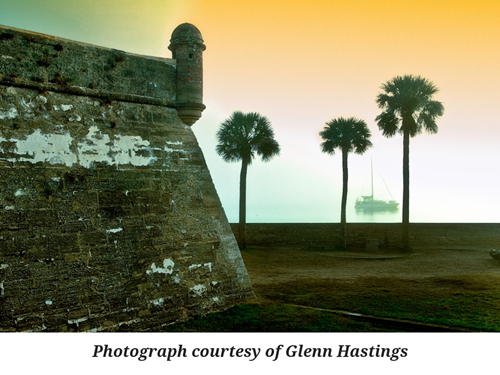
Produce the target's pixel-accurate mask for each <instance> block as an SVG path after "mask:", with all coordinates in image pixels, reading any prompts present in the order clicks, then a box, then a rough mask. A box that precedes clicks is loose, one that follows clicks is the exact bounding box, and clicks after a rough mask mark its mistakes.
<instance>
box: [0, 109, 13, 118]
mask: <svg viewBox="0 0 500 375" xmlns="http://www.w3.org/2000/svg"><path fill="white" fill-rule="evenodd" d="M16 117H17V109H16V107H12V108H10V109H9V110H8V111H7V112H4V111H0V120H5V119H14V118H16Z"/></svg>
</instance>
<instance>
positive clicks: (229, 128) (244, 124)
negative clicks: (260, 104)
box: [216, 111, 280, 249]
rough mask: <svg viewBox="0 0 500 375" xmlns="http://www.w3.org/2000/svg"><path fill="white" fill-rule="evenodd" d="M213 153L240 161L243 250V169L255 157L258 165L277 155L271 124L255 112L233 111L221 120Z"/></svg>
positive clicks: (243, 240) (241, 238)
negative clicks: (258, 159)
mask: <svg viewBox="0 0 500 375" xmlns="http://www.w3.org/2000/svg"><path fill="white" fill-rule="evenodd" d="M217 141H218V144H217V147H216V151H217V154H219V155H220V156H221V157H222V159H223V160H224V161H227V162H235V161H241V173H240V213H239V225H238V237H239V245H240V248H242V249H244V248H246V246H247V244H246V184H247V182H246V181H247V168H248V166H249V165H250V164H252V160H253V159H254V157H255V154H257V155H259V156H260V157H261V159H262V161H269V160H271V159H272V158H273V157H274V156H276V155H279V153H280V146H279V144H278V142H276V140H275V139H274V132H273V129H272V127H271V122H270V121H269V120H268V119H267V117H265V116H261V115H260V114H258V113H256V112H250V113H243V112H241V111H235V112H233V113H232V115H231V116H230V117H229V118H228V119H227V120H225V121H224V122H223V123H222V124H221V127H220V129H219V131H218V132H217Z"/></svg>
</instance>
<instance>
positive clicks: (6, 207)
mask: <svg viewBox="0 0 500 375" xmlns="http://www.w3.org/2000/svg"><path fill="white" fill-rule="evenodd" d="M15 208H16V207H14V206H5V207H4V210H13V209H15Z"/></svg>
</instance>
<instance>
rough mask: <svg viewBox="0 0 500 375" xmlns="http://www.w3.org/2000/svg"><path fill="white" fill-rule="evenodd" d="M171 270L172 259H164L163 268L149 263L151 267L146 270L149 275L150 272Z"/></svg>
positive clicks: (169, 272)
mask: <svg viewBox="0 0 500 375" xmlns="http://www.w3.org/2000/svg"><path fill="white" fill-rule="evenodd" d="M173 272H174V262H173V261H172V259H164V260H163V268H162V267H156V264H155V263H153V264H152V265H151V269H150V270H147V271H146V273H147V274H148V275H150V274H151V273H164V274H172V273H173Z"/></svg>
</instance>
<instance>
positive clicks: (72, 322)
mask: <svg viewBox="0 0 500 375" xmlns="http://www.w3.org/2000/svg"><path fill="white" fill-rule="evenodd" d="M87 319H88V318H87V317H85V318H79V319H73V320H71V319H68V324H76V326H77V327H78V325H79V324H80V323H81V322H84V321H86V320H87Z"/></svg>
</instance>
